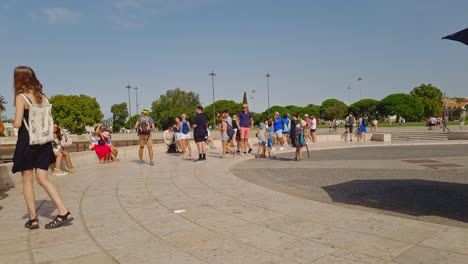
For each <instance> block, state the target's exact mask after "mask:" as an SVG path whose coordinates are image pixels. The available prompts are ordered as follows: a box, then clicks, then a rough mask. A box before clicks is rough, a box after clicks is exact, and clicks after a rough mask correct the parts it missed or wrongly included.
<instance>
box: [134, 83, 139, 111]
mask: <svg viewBox="0 0 468 264" xmlns="http://www.w3.org/2000/svg"><path fill="white" fill-rule="evenodd" d="M133 89H135V104H136V114H138V113H139V111H138V87H137V86H135V87H133Z"/></svg>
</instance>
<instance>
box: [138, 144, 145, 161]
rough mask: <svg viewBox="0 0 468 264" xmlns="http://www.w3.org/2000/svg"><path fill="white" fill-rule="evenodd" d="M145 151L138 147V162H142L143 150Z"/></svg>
mask: <svg viewBox="0 0 468 264" xmlns="http://www.w3.org/2000/svg"><path fill="white" fill-rule="evenodd" d="M144 149H145V147H144V146H140V149H139V150H138V157H140V160H143V150H144Z"/></svg>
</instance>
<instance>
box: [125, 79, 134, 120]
mask: <svg viewBox="0 0 468 264" xmlns="http://www.w3.org/2000/svg"><path fill="white" fill-rule="evenodd" d="M125 88H127V89H128V114H129V117H132V106H131V104H130V89H132V87H131V86H130V84H129V85H127V86H125Z"/></svg>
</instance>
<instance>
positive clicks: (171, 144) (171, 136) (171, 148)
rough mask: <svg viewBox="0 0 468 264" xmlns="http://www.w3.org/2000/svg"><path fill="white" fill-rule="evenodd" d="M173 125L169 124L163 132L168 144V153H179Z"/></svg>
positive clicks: (165, 142)
mask: <svg viewBox="0 0 468 264" xmlns="http://www.w3.org/2000/svg"><path fill="white" fill-rule="evenodd" d="M172 130H173V129H172V126H168V127H167V128H166V130H164V132H163V140H164V144H166V146H167V153H177V147H176V145H175V143H174V133H173V132H172Z"/></svg>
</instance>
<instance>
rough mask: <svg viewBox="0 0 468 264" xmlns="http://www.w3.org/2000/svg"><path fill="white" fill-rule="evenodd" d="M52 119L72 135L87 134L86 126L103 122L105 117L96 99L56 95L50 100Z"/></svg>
mask: <svg viewBox="0 0 468 264" xmlns="http://www.w3.org/2000/svg"><path fill="white" fill-rule="evenodd" d="M49 101H50V103H51V104H52V117H53V118H54V120H55V122H57V123H59V124H60V125H61V126H63V127H65V128H68V129H70V130H71V132H72V133H76V134H82V133H84V132H86V129H85V126H92V125H94V124H96V123H98V122H101V121H102V118H103V117H104V115H103V114H102V112H101V106H100V105H99V103H98V102H97V101H96V98H94V97H90V96H87V95H83V94H81V95H62V94H58V95H54V96H52V97H51V98H50V100H49Z"/></svg>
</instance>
